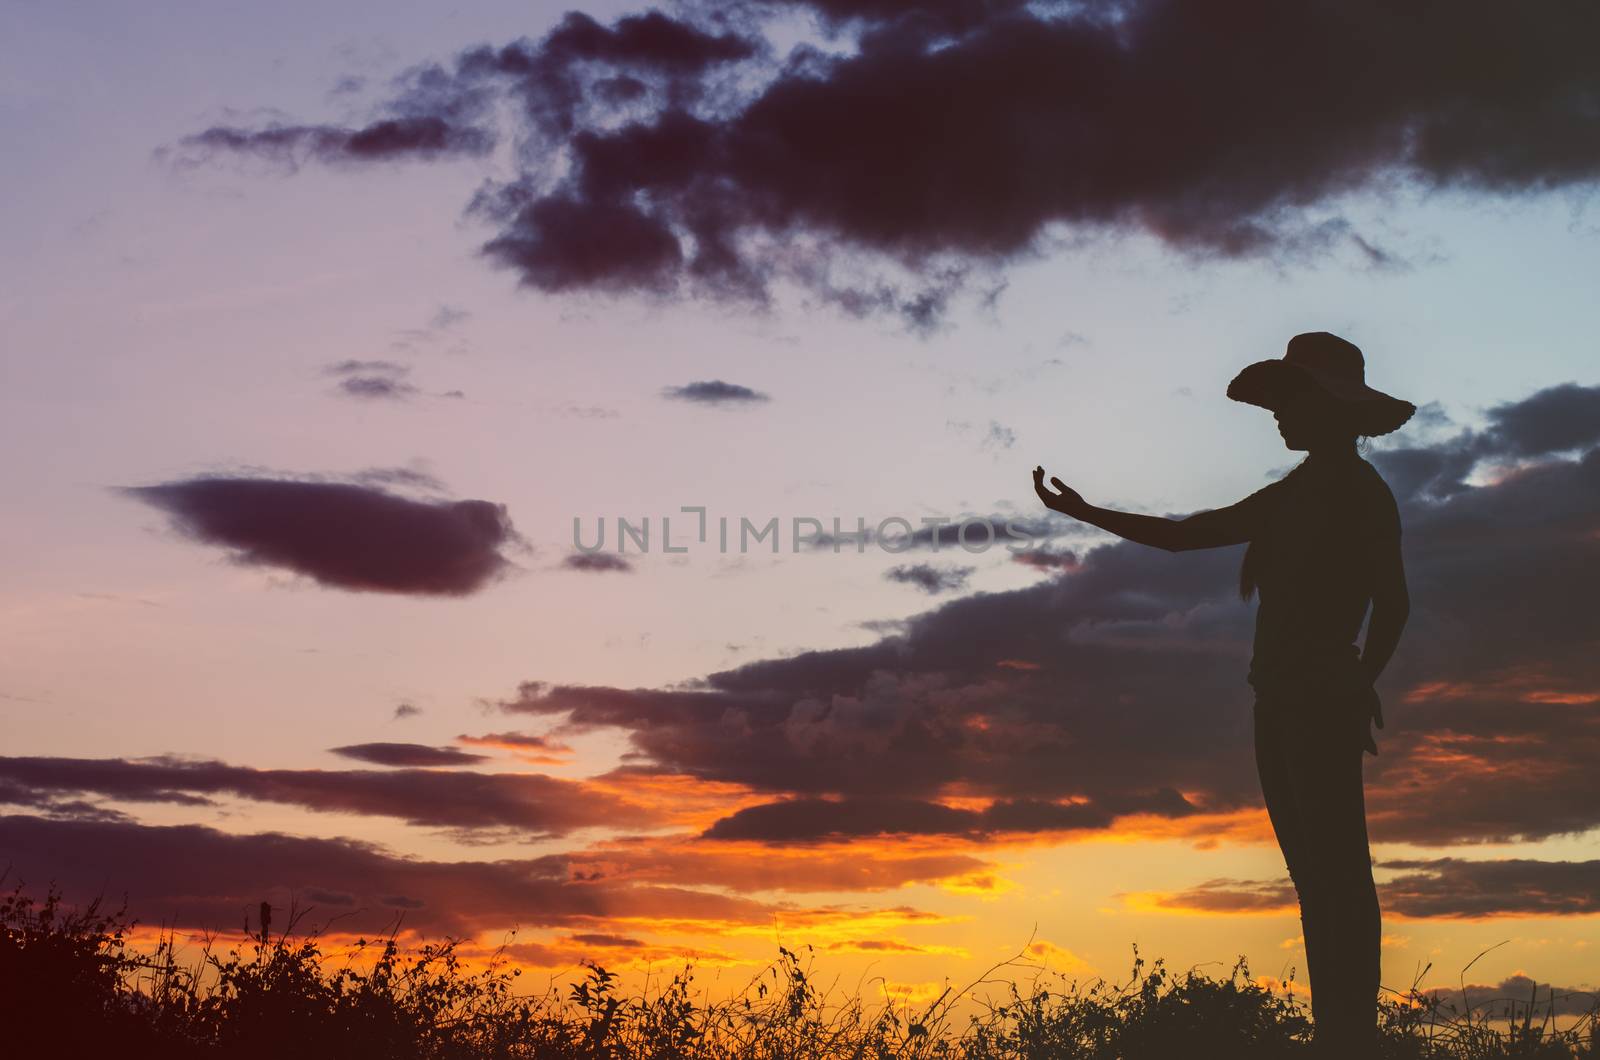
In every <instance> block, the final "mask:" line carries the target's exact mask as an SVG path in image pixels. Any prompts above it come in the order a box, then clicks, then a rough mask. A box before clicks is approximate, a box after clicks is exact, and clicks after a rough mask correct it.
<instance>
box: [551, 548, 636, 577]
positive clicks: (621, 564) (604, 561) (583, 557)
mask: <svg viewBox="0 0 1600 1060" xmlns="http://www.w3.org/2000/svg"><path fill="white" fill-rule="evenodd" d="M561 565H562V566H563V567H565V568H567V569H568V570H576V571H583V572H584V573H585V574H603V573H606V572H607V571H624V572H631V571H632V570H633V569H634V567H633V564H632V563H631V562H630V561H629V560H628V558H627V557H626V556H619V555H617V554H616V553H614V552H574V553H573V554H572V555H570V556H566V557H564V558H563V559H562V560H561Z"/></svg>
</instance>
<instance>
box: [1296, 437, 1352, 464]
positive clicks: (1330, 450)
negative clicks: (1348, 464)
mask: <svg viewBox="0 0 1600 1060" xmlns="http://www.w3.org/2000/svg"><path fill="white" fill-rule="evenodd" d="M1360 455H1361V454H1360V453H1358V452H1356V442H1355V439H1354V438H1352V439H1350V440H1349V441H1339V442H1324V443H1322V444H1321V445H1316V446H1313V447H1312V448H1311V449H1309V450H1307V451H1306V459H1305V462H1306V463H1308V464H1341V463H1344V462H1345V461H1347V460H1354V459H1357V458H1358V457H1359V456H1360Z"/></svg>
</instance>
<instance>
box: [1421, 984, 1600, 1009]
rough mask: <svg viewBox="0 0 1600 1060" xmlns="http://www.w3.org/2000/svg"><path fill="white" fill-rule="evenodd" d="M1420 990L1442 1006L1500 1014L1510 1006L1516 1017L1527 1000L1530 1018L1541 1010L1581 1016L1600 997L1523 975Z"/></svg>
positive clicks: (1597, 992) (1590, 991)
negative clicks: (1491, 983) (1492, 982)
mask: <svg viewBox="0 0 1600 1060" xmlns="http://www.w3.org/2000/svg"><path fill="white" fill-rule="evenodd" d="M1422 993H1423V994H1424V995H1426V996H1430V997H1434V998H1437V999H1439V1001H1441V1002H1443V1003H1444V1005H1445V1006H1446V1010H1447V1011H1448V1010H1450V1009H1454V1010H1456V1011H1462V1010H1463V1009H1464V1008H1465V1009H1472V1010H1474V1011H1476V1012H1478V1013H1479V1015H1483V1014H1484V1012H1485V1010H1493V1012H1494V1014H1495V1015H1503V1014H1505V1013H1506V1012H1507V1010H1508V1008H1509V1007H1510V1006H1513V1005H1514V1006H1515V1009H1514V1011H1515V1012H1516V1014H1517V1016H1518V1017H1520V1016H1521V1015H1522V1014H1523V1013H1525V1012H1527V1011H1528V1008H1529V1005H1530V1003H1531V1004H1532V1008H1533V1018H1534V1019H1543V1018H1544V1016H1545V1013H1546V1012H1548V1011H1554V1013H1555V1015H1557V1016H1583V1015H1586V1014H1589V1013H1592V1012H1593V1011H1594V1009H1595V1004H1596V1002H1597V1001H1600V991H1596V990H1594V989H1593V988H1590V989H1584V988H1582V987H1572V986H1552V985H1551V984H1550V983H1541V982H1538V981H1536V980H1534V979H1532V978H1530V977H1528V976H1526V975H1522V974H1520V973H1519V974H1517V975H1510V976H1507V977H1506V978H1504V979H1502V980H1500V982H1499V983H1497V984H1496V985H1494V986H1489V985H1488V984H1485V983H1466V984H1463V985H1459V986H1436V987H1433V988H1432V989H1429V990H1424V991H1422Z"/></svg>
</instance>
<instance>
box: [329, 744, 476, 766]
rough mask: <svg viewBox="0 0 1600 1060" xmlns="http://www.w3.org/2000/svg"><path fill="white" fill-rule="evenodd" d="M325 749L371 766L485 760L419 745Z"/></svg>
mask: <svg viewBox="0 0 1600 1060" xmlns="http://www.w3.org/2000/svg"><path fill="white" fill-rule="evenodd" d="M328 750H329V751H330V752H331V753H333V754H336V755H339V756H340V757H343V758H353V759H355V760H356V761H357V762H367V763H369V764H371V765H375V766H421V767H426V766H467V765H471V764H472V763H474V762H484V761H487V760H488V756H487V755H475V754H472V753H471V752H468V751H462V750H459V749H457V748H454V747H429V746H428V745H427V744H420V743H356V744H349V745H347V746H345V747H330V748H329V749H328Z"/></svg>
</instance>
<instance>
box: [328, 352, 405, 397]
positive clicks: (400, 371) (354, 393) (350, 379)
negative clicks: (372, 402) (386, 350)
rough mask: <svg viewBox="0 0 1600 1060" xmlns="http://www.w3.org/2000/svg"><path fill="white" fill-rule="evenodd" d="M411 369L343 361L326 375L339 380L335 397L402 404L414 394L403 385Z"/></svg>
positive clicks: (392, 362)
mask: <svg viewBox="0 0 1600 1060" xmlns="http://www.w3.org/2000/svg"><path fill="white" fill-rule="evenodd" d="M410 372H411V369H410V368H409V367H408V366H407V365H403V364H398V363H396V362H394V361H358V360H345V361H338V362H335V363H334V364H330V365H329V366H328V368H327V374H329V375H335V376H339V382H338V384H337V385H338V393H340V394H343V395H344V396H346V397H353V398H363V399H377V400H388V401H401V400H404V399H406V398H409V397H411V396H412V395H414V394H415V393H417V388H416V387H414V386H412V385H411V384H410V383H409V382H407V381H406V376H407V375H408V374H410Z"/></svg>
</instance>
